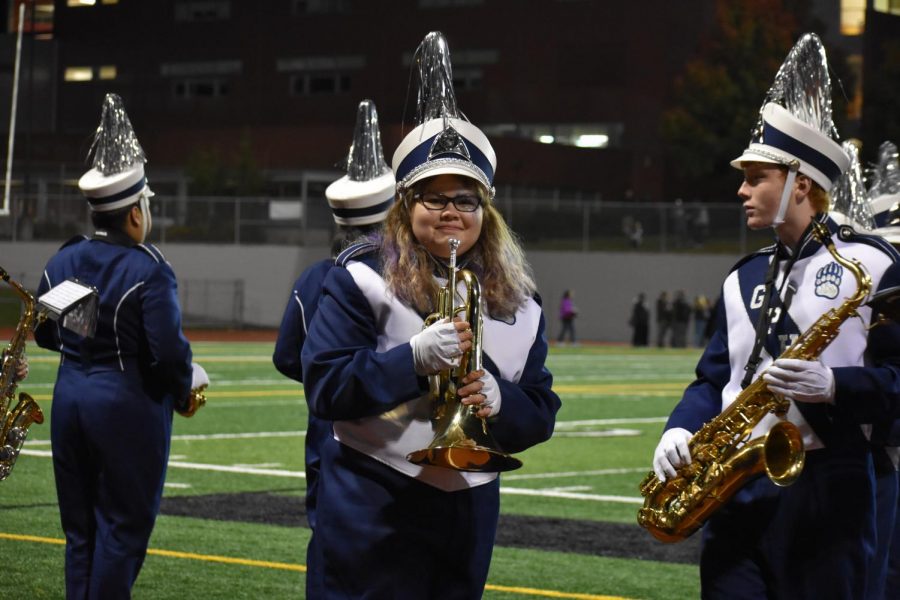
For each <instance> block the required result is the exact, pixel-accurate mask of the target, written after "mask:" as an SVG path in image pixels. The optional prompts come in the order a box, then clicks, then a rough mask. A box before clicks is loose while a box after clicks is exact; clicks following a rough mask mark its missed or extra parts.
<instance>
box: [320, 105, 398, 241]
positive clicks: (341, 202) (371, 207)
mask: <svg viewBox="0 0 900 600" xmlns="http://www.w3.org/2000/svg"><path fill="white" fill-rule="evenodd" d="M346 162H347V165H346V166H347V174H346V175H344V176H343V177H341V178H340V179H338V180H337V181H335V182H333V183H332V184H331V185H329V186H328V188H327V189H326V190H325V198H326V199H327V200H328V206H330V207H331V212H332V214H333V215H334V221H335V222H336V223H337V224H338V225H349V226H358V225H372V224H374V223H380V222H381V221H383V220H384V218H385V217H386V216H387V213H388V209H390V207H391V205H392V204H393V203H394V192H395V182H394V174H393V173H392V172H391V169H390V168H389V167H388V165H387V161H385V159H384V150H383V149H382V146H381V131H380V129H379V128H378V110H377V109H376V108H375V103H374V102H372V101H371V100H363V101H362V102H360V103H359V107H358V108H357V111H356V128H355V129H354V130H353V142H352V144H351V145H350V152H349V153H348V154H347V161H346Z"/></svg>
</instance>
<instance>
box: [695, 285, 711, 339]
mask: <svg viewBox="0 0 900 600" xmlns="http://www.w3.org/2000/svg"><path fill="white" fill-rule="evenodd" d="M711 315H712V308H710V306H709V300H708V299H707V298H706V296H704V295H703V294H700V295H698V296H697V297H696V298H694V346H696V347H697V348H703V347H704V346H706V341H707V339H708V338H707V335H706V324H707V323H709V319H710V316H711Z"/></svg>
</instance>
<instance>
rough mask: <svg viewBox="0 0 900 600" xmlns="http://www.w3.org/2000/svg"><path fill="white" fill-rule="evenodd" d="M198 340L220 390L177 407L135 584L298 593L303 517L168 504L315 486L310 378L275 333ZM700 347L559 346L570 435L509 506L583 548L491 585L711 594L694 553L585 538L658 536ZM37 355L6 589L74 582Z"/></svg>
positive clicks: (494, 574)
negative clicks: (308, 452)
mask: <svg viewBox="0 0 900 600" xmlns="http://www.w3.org/2000/svg"><path fill="white" fill-rule="evenodd" d="M193 348H194V354H195V360H196V361H197V362H199V363H201V364H202V365H203V366H204V367H206V369H207V371H208V373H209V375H210V379H211V382H212V383H211V386H210V390H209V392H208V398H209V402H208V404H207V406H206V407H205V408H204V409H202V410H201V411H200V412H199V413H198V414H197V416H195V417H194V418H192V419H184V418H182V417H178V416H176V417H175V435H174V438H173V441H172V451H171V461H170V465H169V471H168V477H167V483H166V488H165V494H164V495H165V498H164V509H163V514H162V515H161V516H160V518H159V520H158V521H157V525H156V529H155V530H154V534H153V537H152V539H151V540H150V548H151V550H150V554H149V555H148V557H147V560H146V562H145V564H144V568H143V570H142V572H141V575H140V577H139V578H138V581H137V584H136V585H135V589H134V597H135V598H137V599H140V598H146V599H154V600H156V599H168V598H171V599H173V600H174V599H179V600H180V599H183V598H195V599H198V600H199V599H201V598H202V599H205V598H229V599H232V598H261V597H264V596H266V597H270V598H300V597H302V596H303V586H304V569H305V567H304V563H305V548H306V542H307V540H308V533H309V532H308V530H307V529H306V528H305V527H304V526H300V525H296V524H295V525H285V524H278V522H277V520H275V521H276V522H274V523H273V522H268V523H260V522H248V521H246V520H229V519H226V518H224V517H223V518H215V519H209V518H200V517H194V516H175V515H174V514H167V512H166V506H167V505H166V504H165V502H168V501H176V500H178V499H179V498H183V497H184V496H204V497H205V496H206V495H213V494H216V495H218V496H216V497H217V498H220V499H221V498H222V495H225V494H232V495H234V496H231V497H233V498H235V499H237V498H242V499H243V501H246V499H247V498H253V497H255V496H249V495H248V494H249V493H268V495H267V497H272V496H276V497H284V498H285V499H287V500H291V501H297V500H298V499H299V497H301V496H302V494H303V491H304V487H305V482H304V479H303V430H304V429H305V422H306V405H305V403H304V402H303V398H302V391H301V390H300V388H299V387H298V386H297V385H293V384H292V382H290V381H289V380H287V379H285V378H283V377H282V376H280V375H279V374H278V373H277V372H276V371H275V369H274V367H273V366H272V363H271V358H270V357H271V353H272V344H271V343H241V342H216V343H213V342H197V343H194V344H193ZM698 355H699V352H698V351H697V350H656V349H640V350H638V349H629V348H620V347H606V346H587V347H579V348H553V349H552V351H551V355H550V358H549V360H548V367H549V368H550V370H551V371H552V372H553V374H554V377H555V383H554V388H555V389H556V391H557V393H558V394H559V395H560V397H561V398H562V401H563V407H562V409H561V411H560V412H559V414H558V417H557V427H556V433H555V434H554V437H553V438H552V439H551V440H550V441H549V442H547V443H545V444H543V445H541V446H539V447H536V448H532V449H531V450H529V451H527V452H525V453H523V454H521V455H519V457H520V458H521V459H522V460H523V462H524V467H523V468H522V469H520V470H518V471H514V472H511V473H508V474H505V475H504V476H502V479H501V482H502V486H501V491H502V494H501V499H502V514H503V518H505V517H507V516H509V517H510V518H512V517H516V516H522V517H523V518H524V517H529V518H531V517H546V518H551V519H556V520H559V521H552V522H560V523H562V522H564V523H567V524H569V525H573V524H574V527H575V529H574V530H573V529H571V528H569V529H566V530H565V531H566V532H567V533H566V534H565V535H566V536H568V539H569V541H571V546H570V548H566V547H565V544H563V546H562V547H561V548H559V549H555V550H552V551H548V550H545V549H541V548H534V547H520V546H507V545H498V546H497V547H496V549H495V551H494V559H493V562H492V564H491V571H490V576H489V578H488V587H487V590H486V592H485V598H491V599H498V600H499V599H504V600H506V599H509V600H512V599H518V598H581V599H587V598H606V597H624V598H648V599H649V598H660V599H663V598H666V599H669V598H695V597H698V596H699V583H698V572H697V567H696V565H693V564H685V563H675V562H664V561H651V560H641V559H636V558H630V556H632V555H633V553H631V552H630V548H629V547H628V542H627V541H620V540H616V539H612V540H582V539H580V538H581V537H582V536H590V535H598V534H597V533H596V531H597V528H596V527H594V526H597V527H601V526H603V525H604V524H608V523H612V524H618V525H616V527H618V531H621V530H622V529H623V528H625V527H627V528H628V530H630V529H632V527H633V529H634V530H636V531H635V532H634V534H635V536H636V537H637V538H638V539H639V540H640V541H642V542H645V541H646V538H650V535H649V534H647V533H646V532H643V531H641V530H640V528H639V527H638V526H637V525H636V524H635V514H636V511H637V509H638V507H639V505H640V495H639V493H638V491H637V486H638V483H639V482H640V480H641V479H642V478H643V477H644V475H645V474H646V472H647V471H648V469H649V463H650V458H651V455H652V451H653V448H654V447H655V445H656V442H657V440H658V436H659V432H660V431H661V428H662V425H663V421H664V419H665V417H666V416H667V415H668V414H669V412H670V410H671V408H672V406H673V404H674V403H675V402H676V401H677V399H678V398H679V396H680V393H681V390H682V389H683V388H684V386H685V385H686V384H687V383H688V382H689V381H690V379H691V375H692V373H693V368H694V365H695V363H696V360H697V357H698ZM29 356H30V361H31V363H30V364H31V376H30V377H29V379H28V380H26V381H25V382H23V384H22V385H21V386H20V387H19V391H26V392H28V393H30V394H31V395H32V396H33V397H34V398H35V399H36V400H38V402H39V403H40V404H41V406H42V407H43V410H44V413H45V415H46V416H47V418H48V420H47V421H46V422H45V423H44V424H43V425H35V426H32V428H31V430H30V434H29V439H28V442H27V443H26V445H25V448H24V450H23V453H22V455H21V456H20V457H19V460H18V462H17V464H16V467H15V469H14V471H13V473H12V475H11V476H10V477H9V478H8V479H7V480H6V481H4V482H0V557H3V558H4V560H3V568H2V571H3V572H2V576H0V598H3V599H5V598H62V597H63V595H64V586H63V561H64V545H63V539H62V537H63V536H62V530H61V528H60V525H59V515H58V510H57V506H56V495H55V490H54V486H53V471H52V465H51V460H50V442H49V438H50V428H49V418H50V413H51V412H52V408H53V405H52V402H51V394H52V388H53V382H54V379H55V374H56V365H57V357H56V355H53V354H51V353H47V352H43V351H41V350H39V349H36V348H35V347H34V346H33V344H32V345H30V346H29ZM227 498H228V497H225V505H226V506H227V504H228V501H227ZM235 503H236V501H235ZM207 512H209V511H207ZM224 512H225V511H223V513H224ZM526 522H530V521H526ZM503 523H504V521H503V520H502V519H501V526H502V525H503ZM579 524H580V525H579ZM588 525H591V527H588ZM579 527H581V529H579ZM601 529H602V527H601ZM572 531H574V533H572ZM513 533H515V532H513ZM524 533H527V531H526V532H524ZM623 539H624V538H623ZM582 541H586V542H590V541H604V542H606V543H608V544H610V545H613V546H615V545H616V543H619V542H621V545H622V547H621V553H620V554H619V555H617V556H611V555H609V554H607V555H605V556H601V555H598V554H596V553H590V552H587V553H585V552H584V551H579V550H578V548H579V547H580V546H582V544H580V543H577V542H582ZM653 543H654V544H656V543H657V542H653Z"/></svg>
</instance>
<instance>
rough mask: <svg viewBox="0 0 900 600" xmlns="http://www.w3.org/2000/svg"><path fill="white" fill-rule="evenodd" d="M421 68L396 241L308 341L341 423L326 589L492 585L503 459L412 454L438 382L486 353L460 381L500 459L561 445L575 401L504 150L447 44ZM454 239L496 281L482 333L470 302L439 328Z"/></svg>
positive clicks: (309, 379) (361, 270) (307, 364)
mask: <svg viewBox="0 0 900 600" xmlns="http://www.w3.org/2000/svg"><path fill="white" fill-rule="evenodd" d="M413 64H414V68H415V69H417V70H418V75H419V97H418V105H419V111H418V114H417V119H416V122H417V123H418V126H417V127H416V128H414V129H413V130H412V131H411V132H409V134H408V135H407V136H406V137H405V138H404V140H403V141H402V142H401V144H400V146H399V148H398V149H397V151H396V152H395V154H394V158H393V168H394V174H395V176H396V178H397V181H398V184H397V185H398V187H397V200H396V202H395V203H394V205H393V206H392V207H391V209H390V211H389V213H388V216H387V219H386V221H385V224H384V228H383V234H382V236H381V238H380V239H378V240H376V241H374V242H373V243H371V244H363V245H359V246H355V247H351V248H349V249H348V250H346V251H345V252H344V253H342V254H341V256H339V257H338V260H337V265H336V267H335V268H333V269H332V270H331V271H330V272H329V273H328V276H327V278H326V280H325V285H324V289H323V294H322V299H321V301H320V302H319V307H318V310H317V312H316V315H315V317H313V319H312V322H311V324H310V329H309V335H308V337H307V339H306V343H305V344H304V346H303V351H302V362H303V382H304V388H305V391H306V399H307V403H308V404H309V407H310V411H311V412H312V413H313V414H314V415H316V416H317V417H320V418H324V419H328V420H331V421H333V423H334V425H333V426H334V439H330V440H326V443H324V444H323V446H322V449H321V450H322V464H321V472H320V475H319V490H318V492H317V517H316V518H317V526H316V537H317V539H318V540H319V544H320V547H321V552H322V554H321V555H322V557H323V569H322V571H323V573H322V575H323V582H322V589H323V590H324V592H323V596H322V597H324V598H335V597H340V598H362V597H366V598H479V597H481V595H482V594H483V591H484V584H485V581H486V579H487V574H488V568H489V566H490V561H491V553H492V550H493V545H494V538H495V534H496V528H497V521H498V517H499V509H500V506H499V505H500V495H499V479H498V472H497V471H498V470H501V467H497V468H493V470H488V469H485V470H468V469H466V470H457V469H455V468H451V467H449V466H437V465H436V464H432V463H429V462H427V461H426V462H414V461H418V459H417V458H415V457H416V456H418V455H419V454H420V452H419V451H421V450H423V449H424V448H426V447H429V445H430V443H431V442H432V440H433V439H434V438H436V437H437V436H436V435H435V433H436V428H435V427H434V425H433V421H432V419H433V418H434V417H435V412H434V409H435V403H434V402H433V398H432V394H431V391H432V388H431V387H430V386H429V376H437V375H439V374H441V373H455V370H454V369H455V368H456V367H461V362H463V361H470V360H474V357H475V355H476V353H475V348H476V347H478V348H479V349H483V354H481V358H483V368H476V369H475V370H472V371H470V372H468V373H467V374H466V375H465V376H463V377H461V378H459V380H458V381H457V383H458V387H457V388H456V392H457V396H455V399H456V403H457V404H458V405H460V404H461V406H463V407H465V410H471V412H470V415H477V417H476V418H475V421H478V422H479V427H478V429H479V430H481V429H482V427H483V428H484V429H485V430H486V431H487V432H489V433H491V434H492V435H493V438H494V440H495V441H496V442H497V443H498V444H499V448H498V452H499V450H502V451H503V452H504V453H515V452H520V451H522V450H525V449H526V448H528V447H530V446H533V445H535V444H538V443H540V442H542V441H544V440H546V439H548V438H549V437H550V435H551V433H552V432H553V426H554V423H555V415H556V412H557V410H558V409H559V405H560V402H559V398H558V397H557V396H556V394H555V393H554V392H553V391H551V389H550V388H551V384H552V376H551V375H550V373H549V372H548V371H547V369H546V368H545V366H544V361H545V358H546V355H547V340H546V336H545V321H544V316H543V313H542V310H541V306H540V303H539V298H538V297H537V296H536V294H535V284H534V280H533V278H532V275H531V273H530V269H529V267H528V265H527V263H526V261H525V257H524V253H523V251H522V249H521V247H520V246H519V245H518V243H517V242H516V241H515V239H514V238H513V235H512V233H511V231H510V230H509V229H508V227H507V225H506V224H505V222H504V221H503V219H502V217H501V216H500V213H499V212H498V211H497V209H496V208H495V207H494V205H493V189H492V185H493V177H494V170H495V167H496V157H495V154H494V151H493V149H492V148H491V145H490V143H489V142H488V140H487V138H486V137H485V136H484V134H483V133H482V132H481V130H479V129H478V128H476V127H475V126H474V125H472V124H471V123H469V122H468V121H467V120H465V119H464V118H463V117H462V113H461V112H458V111H457V109H456V99H455V97H454V96H453V85H452V81H453V78H452V73H451V70H450V60H449V52H448V50H447V45H446V40H445V39H444V37H443V36H442V35H441V34H440V33H437V32H433V33H430V34H428V36H426V38H425V40H424V41H423V42H422V44H421V45H420V46H419V48H418V49H417V51H416V53H415V55H414V57H413ZM451 239H455V240H457V241H458V243H459V245H458V248H457V249H456V252H458V256H459V266H460V267H461V268H464V269H466V270H468V271H470V272H471V273H474V274H475V276H476V277H477V279H478V280H479V281H480V289H481V291H482V294H483V295H482V298H483V299H484V312H483V313H480V316H483V326H482V327H479V326H478V321H479V320H480V319H477V318H475V317H473V316H471V315H473V314H474V313H475V309H476V307H475V306H471V304H478V303H470V305H469V306H468V308H469V309H470V310H469V312H467V313H464V314H465V317H462V316H460V317H457V318H456V319H455V320H451V318H450V315H447V316H446V317H445V318H442V319H439V320H436V321H434V322H433V323H432V324H430V325H429V326H427V327H425V328H424V329H423V325H425V323H426V319H425V317H426V316H429V315H432V314H433V313H434V312H435V308H436V306H437V304H438V300H437V296H439V290H441V289H444V290H447V291H451V292H452V290H450V288H451V287H452V286H451V285H450V284H449V283H448V282H449V281H451V280H455V279H454V278H455V273H456V272H455V271H454V272H452V273H451V272H450V270H449V264H450V263H451V262H452V260H453V259H452V256H454V255H453V254H452V252H453V251H452V250H451V245H452V244H451V241H450V240H451ZM460 283H461V284H462V283H463V281H461V282H460ZM445 284H446V287H444V286H445ZM462 288H463V286H462V285H460V286H459V287H457V289H456V292H457V294H456V295H457V296H460V295H461V297H462V298H466V295H462V294H460V293H459V291H460V290H461V289H462ZM469 289H471V287H470V288H469ZM451 295H453V294H451ZM443 297H446V295H444V296H443ZM466 319H471V321H472V322H469V321H467V320H466ZM479 330H480V333H479ZM481 342H483V344H482V343H481ZM433 382H434V380H431V383H433ZM459 398H461V401H459V400H458V399H459ZM470 406H471V407H475V408H474V409H469V407H470ZM456 414H460V413H456ZM437 419H438V421H439V420H440V417H437ZM482 419H483V420H482ZM461 453H465V451H464V450H461ZM422 454H426V455H428V452H424V453H422Z"/></svg>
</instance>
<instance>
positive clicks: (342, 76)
mask: <svg viewBox="0 0 900 600" xmlns="http://www.w3.org/2000/svg"><path fill="white" fill-rule="evenodd" d="M290 86H291V87H290V92H291V95H292V96H318V95H325V94H343V93H346V92H349V91H350V75H348V74H347V73H334V72H331V73H327V72H325V73H315V72H311V73H295V74H293V75H291V79H290Z"/></svg>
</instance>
